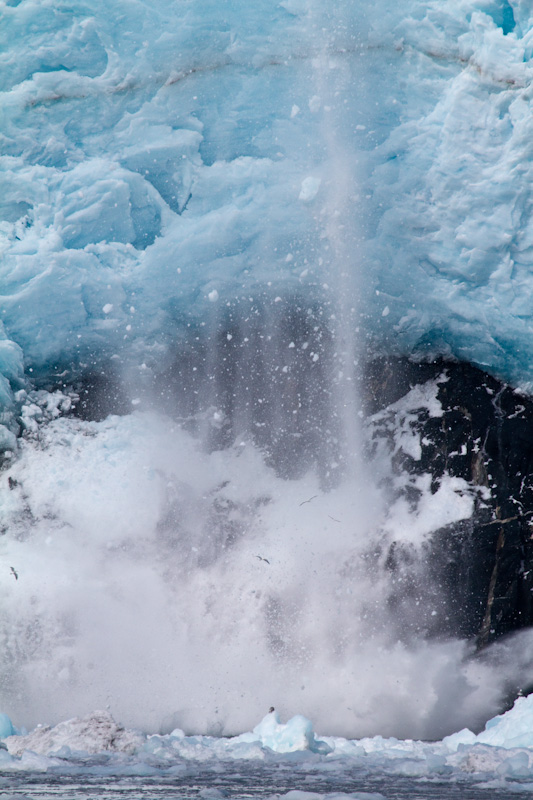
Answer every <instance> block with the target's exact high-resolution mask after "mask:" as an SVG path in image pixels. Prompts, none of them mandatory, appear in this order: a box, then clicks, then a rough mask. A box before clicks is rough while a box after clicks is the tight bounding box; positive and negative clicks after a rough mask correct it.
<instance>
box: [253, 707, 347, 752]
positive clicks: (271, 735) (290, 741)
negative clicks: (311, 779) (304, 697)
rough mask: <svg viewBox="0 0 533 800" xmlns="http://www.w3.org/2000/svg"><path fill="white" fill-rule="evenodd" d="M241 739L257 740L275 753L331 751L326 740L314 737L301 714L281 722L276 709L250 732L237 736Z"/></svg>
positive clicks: (309, 725)
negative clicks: (322, 740)
mask: <svg viewBox="0 0 533 800" xmlns="http://www.w3.org/2000/svg"><path fill="white" fill-rule="evenodd" d="M239 739H240V740H241V741H245V742H254V741H259V742H260V743H261V745H262V746H263V747H269V748H270V749H271V750H273V751H274V752H275V753H293V752H294V751H296V750H311V751H313V752H315V753H322V754H323V755H325V754H326V753H329V752H331V747H329V745H327V744H326V742H321V741H319V740H317V739H316V738H315V734H314V731H313V725H312V722H311V721H310V720H308V719H306V718H305V717H303V716H302V715H301V714H299V715H297V716H295V717H292V719H290V720H289V721H288V722H286V723H285V724H283V723H282V722H281V720H280V718H279V714H278V713H277V712H276V711H271V712H269V713H268V714H267V715H266V717H264V718H263V719H262V720H261V722H260V723H259V725H256V726H255V728H254V729H253V732H252V733H247V734H246V733H245V734H243V735H242V736H241V737H239Z"/></svg>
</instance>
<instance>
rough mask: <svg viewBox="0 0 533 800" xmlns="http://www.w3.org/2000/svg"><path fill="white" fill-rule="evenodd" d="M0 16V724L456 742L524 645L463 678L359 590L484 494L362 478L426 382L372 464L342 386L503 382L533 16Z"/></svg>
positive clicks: (526, 227) (520, 669) (379, 586)
mask: <svg viewBox="0 0 533 800" xmlns="http://www.w3.org/2000/svg"><path fill="white" fill-rule="evenodd" d="M0 16H1V23H2V24H1V26H0V37H1V43H2V45H1V48H0V64H1V66H2V69H1V70H0V73H1V76H2V77H1V78H0V92H1V98H0V169H1V176H2V178H1V181H2V189H3V191H2V193H1V197H0V298H1V302H0V308H1V314H2V316H1V318H0V324H1V328H0V406H1V409H0V424H1V427H0V431H1V433H0V450H1V451H2V452H3V453H4V462H3V463H4V467H5V469H4V470H3V472H2V473H1V474H0V488H1V492H2V494H1V507H2V517H3V522H2V525H3V527H2V529H1V530H2V534H3V536H2V540H1V545H2V569H3V573H2V574H3V583H2V601H3V606H4V608H5V609H7V612H8V613H7V615H6V621H5V622H3V623H2V625H3V627H2V648H1V658H2V669H3V674H4V677H3V679H2V684H1V692H0V699H1V707H2V710H3V711H6V712H7V713H9V714H10V716H11V717H12V718H13V719H15V721H16V722H17V724H20V725H25V726H32V727H33V726H34V725H36V724H37V723H38V722H43V721H45V720H48V721H50V722H51V723H55V722H57V721H58V720H60V719H65V718H66V717H68V716H69V715H70V714H71V713H74V712H75V713H79V714H86V713H89V712H90V711H91V710H92V709H94V708H96V707H103V708H108V707H109V708H110V710H111V711H112V712H113V713H114V714H116V716H117V717H118V718H119V719H120V720H121V721H123V722H124V724H126V725H128V726H129V727H139V728H143V730H145V731H146V730H148V729H150V730H159V731H160V734H161V735H162V736H164V735H169V734H170V731H172V730H174V729H175V728H176V727H180V728H183V729H184V730H185V731H186V734H187V736H185V738H187V737H188V735H189V734H192V733H197V732H198V731H202V732H203V733H210V734H213V735H218V736H229V735H235V734H237V733H238V732H241V731H243V730H246V729H249V728H251V727H252V724H253V721H254V720H255V719H257V718H258V717H259V715H260V713H261V709H264V708H268V707H269V706H270V705H271V703H272V702H275V703H276V706H280V708H281V709H282V711H283V713H286V714H287V715H289V713H294V712H295V711H301V712H302V713H303V714H304V715H305V717H306V718H307V717H309V718H311V719H313V720H314V721H316V724H317V725H318V726H319V727H320V729H324V730H326V729H327V730H329V732H330V733H331V732H332V731H333V732H335V733H338V734H339V735H342V736H346V737H352V736H354V735H358V736H364V735H366V734H372V735H373V734H377V733H380V734H382V735H383V736H389V735H390V736H393V735H398V736H402V737H407V736H415V737H418V738H442V736H443V735H444V734H446V733H451V732H452V731H454V730H458V729H459V728H461V727H463V726H471V727H473V728H475V729H476V730H479V729H480V728H481V727H482V725H483V723H484V722H485V720H486V719H487V718H489V717H493V716H494V715H495V714H496V713H497V712H498V711H499V710H501V708H502V705H503V704H504V702H505V700H506V693H507V692H511V691H512V690H516V688H517V686H518V685H522V683H523V676H524V675H527V672H528V664H529V663H530V656H531V648H532V641H531V634H530V632H527V631H526V632H523V633H522V634H520V635H519V636H518V637H517V638H516V639H514V640H513V643H511V644H509V643H504V644H502V645H501V646H500V649H498V648H495V649H494V650H493V651H492V652H493V655H492V656H491V655H487V656H486V657H485V659H478V660H476V659H475V658H473V655H474V653H473V650H474V648H473V646H472V643H471V642H470V643H469V642H466V641H458V640H453V641H450V640H446V641H433V642H426V641H423V640H419V641H416V642H414V643H413V641H412V640H410V639H409V640H408V641H405V640H403V639H402V638H401V637H399V638H398V637H396V634H395V633H394V632H395V630H396V629H395V627H394V626H395V625H397V620H396V619H395V612H394V609H393V608H392V607H390V605H389V606H387V604H384V603H383V598H384V597H385V596H387V591H388V588H387V587H388V586H389V584H388V581H389V577H390V575H389V572H390V570H389V566H387V558H386V547H387V546H388V545H389V544H390V542H391V541H392V542H393V541H396V540H397V541H399V542H400V543H401V545H402V546H403V547H404V548H405V549H406V552H410V550H409V548H414V549H415V550H416V548H419V549H421V548H423V546H424V544H425V543H426V542H427V541H428V539H429V538H430V536H431V533H432V531H434V530H435V529H437V528H445V527H446V526H451V525H453V524H463V523H464V524H465V525H466V524H468V520H469V519H470V517H471V516H472V514H473V511H474V508H475V507H477V506H479V505H480V504H482V503H483V502H484V501H485V500H487V497H486V494H487V492H486V491H485V490H486V487H485V488H483V487H482V486H481V485H479V486H474V487H472V486H470V485H468V484H467V482H466V481H465V480H464V479H462V478H458V477H454V476H452V475H450V474H446V475H444V476H443V477H442V480H441V481H440V484H439V487H438V490H437V491H435V490H434V489H432V487H431V485H430V484H431V478H430V476H429V475H424V476H419V477H418V478H416V479H412V480H411V481H410V482H409V481H407V483H406V481H405V480H404V479H403V478H398V476H397V475H394V474H392V472H391V469H390V466H389V465H388V464H387V463H386V462H387V460H394V458H396V457H397V456H398V454H399V455H400V456H401V457H402V458H403V457H405V456H408V457H410V458H412V459H413V460H415V461H416V460H417V459H419V458H420V453H421V452H422V449H423V445H424V442H423V438H422V437H421V436H419V435H418V434H417V433H416V431H415V427H416V426H415V424H414V422H413V420H414V419H415V412H417V413H418V412H419V411H420V410H421V409H422V410H423V412H424V413H425V414H426V415H427V416H429V417H430V418H434V419H440V417H441V416H442V413H443V412H442V411H441V409H440V407H439V401H438V400H437V399H436V398H437V394H436V388H435V383H432V384H427V385H426V387H425V389H424V390H423V391H421V390H419V389H413V390H412V394H411V395H410V396H409V397H408V399H407V400H402V401H399V404H397V405H394V404H392V405H391V406H390V407H389V410H388V412H383V411H382V412H377V415H374V416H373V418H372V420H371V422H370V425H371V426H379V425H380V424H382V423H383V420H385V418H386V416H387V414H388V415H389V416H390V415H391V414H392V415H395V416H394V418H395V419H396V420H400V421H401V426H400V428H399V429H398V430H396V431H395V432H394V436H395V437H396V439H395V445H394V447H395V448H396V449H395V451H394V454H393V456H394V457H393V458H392V459H391V458H389V456H390V453H388V452H385V450H379V452H378V453H377V455H376V459H375V462H374V463H372V464H370V459H367V460H366V461H365V460H364V459H366V456H365V455H364V454H363V449H364V448H363V447H362V445H361V444H360V442H361V438H362V437H363V434H362V433H361V430H360V427H359V418H360V416H361V415H362V412H361V411H360V410H359V408H358V406H357V402H356V400H354V397H353V394H351V393H350V392H349V391H347V390H346V386H347V385H348V383H349V382H350V380H351V379H352V376H351V375H350V374H348V373H349V370H350V369H351V368H352V367H353V362H357V365H358V366H359V364H360V362H362V361H364V360H365V359H366V358H368V357H369V356H373V355H381V354H387V355H391V354H392V355H395V356H403V355H407V356H409V357H411V358H413V359H415V360H419V361H423V360H431V359H436V358H439V357H444V358H448V359H459V360H461V361H465V362H469V363H471V364H474V365H477V366H479V367H481V368H483V369H484V370H485V371H486V372H488V373H490V374H492V375H495V376H497V377H499V378H501V379H503V380H505V381H508V382H509V383H510V384H511V385H512V386H513V387H515V388H517V389H518V390H520V391H521V392H525V393H529V392H530V391H531V388H532V386H533V383H532V380H533V379H532V373H531V363H532V356H533V346H532V344H531V342H532V337H531V332H532V330H533V328H532V327H531V326H532V321H531V314H532V312H531V309H530V303H529V295H530V292H531V289H532V288H533V285H532V282H531V278H530V272H531V262H532V259H533V223H532V219H531V216H532V207H531V200H530V192H529V185H530V183H531V178H532V175H531V174H530V170H531V163H532V159H531V155H532V154H531V148H532V144H531V142H532V141H533V137H532V136H531V133H532V130H531V113H530V103H531V76H532V74H533V73H532V69H533V68H532V57H533V12H532V11H531V10H530V7H529V3H528V2H526V0H449V2H446V3H442V2H439V0H433V2H432V1H428V0H426V1H425V2H422V0H409V1H408V2H406V3H404V4H403V5H402V7H401V8H400V7H399V4H397V3H393V2H391V1H390V0H379V2H376V3H374V4H372V5H371V6H370V5H369V4H368V3H363V2H360V0H342V2H338V3H335V7H334V8H332V7H330V5H328V4H327V3H324V2H321V1H320V0H282V2H279V3H272V2H268V3H267V2H264V0H259V2H255V3H253V4H243V3H239V2H236V0H235V1H234V2H228V3H220V2H218V3H217V2H211V1H210V0H179V2H177V1H176V0H157V2H152V3H146V2H143V1H142V0H135V2H132V0H117V2H115V3H114V4H113V9H112V12H110V9H109V4H108V3H103V2H102V0H94V2H91V3H88V2H85V0H75V1H74V2H71V3H66V2H63V0H44V1H43V2H36V0H0ZM263 406H264V408H263ZM413 409H414V410H413ZM73 412H74V413H73ZM380 414H381V416H380ZM353 419H355V420H356V422H355V423H354V422H353V421H352V420H353ZM383 424H384V423H383ZM361 425H362V423H361ZM199 441H201V442H203V444H206V447H205V449H202V447H201V446H200V445H199V444H198V442H199ZM339 442H340V444H339ZM343 446H344V447H346V450H348V451H350V450H352V451H353V453H354V456H353V457H354V459H355V460H357V464H356V465H355V466H354V464H353V463H352V462H350V460H349V457H346V454H344V455H343V454H342V453H340V457H339V452H338V451H339V450H340V451H342V449H343ZM265 451H268V453H269V454H270V455H268V457H265ZM343 458H344V460H347V461H348V466H347V467H346V469H347V471H348V473H349V472H350V470H351V469H356V471H357V470H359V474H358V479H357V481H356V483H355V485H354V483H347V482H342V481H339V479H338V477H336V476H337V475H338V473H339V472H340V471H341V466H342V462H343ZM265 459H266V463H265ZM340 465H341V466H340ZM345 466H346V465H345ZM373 470H376V471H377V472H378V473H379V475H380V478H381V482H382V484H386V485H387V486H388V487H391V486H392V487H393V489H394V490H396V488H397V486H398V485H399V483H400V482H401V481H402V480H403V484H402V486H403V487H404V488H405V486H407V489H406V491H405V494H404V495H403V496H401V497H399V496H395V497H394V499H393V500H391V501H390V502H389V504H388V505H387V504H386V503H384V502H383V498H382V496H381V493H380V492H381V490H380V489H378V488H377V487H376V485H375V482H374V481H373V479H372V476H371V475H370V474H368V475H367V474H366V473H367V472H368V473H370V472H372V471H373ZM409 492H410V493H411V495H409ZM484 492H485V494H484ZM413 494H415V495H416V496H417V497H420V498H421V499H420V501H419V502H418V504H415V506H416V507H415V506H413V502H412V501H411V500H410V499H409V497H412V495H413ZM491 524H492V523H491ZM379 541H381V542H382V544H381V545H379V544H378V542H379ZM388 571H389V572H388ZM391 580H394V579H391ZM435 603H436V604H438V598H435ZM441 611H442V610H441V608H440V606H439V607H438V608H437V607H435V608H428V609H427V613H428V615H432V614H433V613H434V614H435V615H436V616H438V615H439V614H440V613H441ZM339 620H340V622H339ZM213 643H216V651H217V658H216V659H215V660H214V661H213V658H212V647H213ZM508 648H509V649H510V650H512V654H513V655H512V657H511V658H506V657H505V656H506V654H508V652H509V650H508ZM243 654H245V656H244V657H243ZM125 665H127V667H128V669H127V670H126V666H125ZM125 673H127V679H125V678H124V675H125ZM339 686H341V687H342V692H339ZM340 695H342V696H340ZM415 696H416V697H417V703H416V707H415V705H414V704H413V697H415ZM296 698H298V702H296ZM6 724H7V723H6ZM328 726H329V727H328ZM474 735H476V734H472V736H474ZM467 739H468V736H467ZM463 744H467V745H469V746H470V745H471V744H472V742H471V741H470V740H468V741H466V740H465V742H463ZM478 744H479V745H480V746H481V745H482V744H484V743H483V742H481V740H480V742H479V743H478ZM173 746H174V745H173V744H172V747H173ZM328 746H331V744H330V745H328ZM498 746H500V745H498ZM520 746H522V745H520ZM0 755H2V754H1V753H0ZM315 755H318V756H321V754H320V753H318V754H316V753H315ZM3 757H4V756H3ZM321 757H322V756H321ZM326 757H327V756H324V758H326ZM5 758H6V759H7V758H8V756H5ZM439 759H440V756H439V758H437V761H435V762H431V763H435V764H437V762H438V764H439V765H441V766H442V763H443V762H442V760H439ZM30 760H31V759H30ZM522 762H523V758H522V757H521V756H520V758H519V759H518V761H517V762H516V763H520V764H522ZM32 763H36V762H32ZM43 763H44V762H43ZM513 763H514V762H513ZM508 766H509V765H508ZM512 768H513V769H514V767H512ZM517 768H518V767H517ZM521 768H522V767H520V769H521ZM439 769H440V766H439ZM502 769H503V768H502ZM505 769H507V767H505ZM509 769H511V767H510V766H509ZM524 774H525V773H524Z"/></svg>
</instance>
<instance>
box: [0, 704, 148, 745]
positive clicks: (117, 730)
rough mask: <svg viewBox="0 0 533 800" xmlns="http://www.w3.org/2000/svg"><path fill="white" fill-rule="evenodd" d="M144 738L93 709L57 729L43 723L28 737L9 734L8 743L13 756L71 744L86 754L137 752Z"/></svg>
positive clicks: (107, 714) (62, 723) (105, 713)
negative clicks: (27, 751) (106, 751)
mask: <svg viewBox="0 0 533 800" xmlns="http://www.w3.org/2000/svg"><path fill="white" fill-rule="evenodd" d="M143 742H144V739H143V737H142V736H141V735H140V734H138V733H136V732H135V731H127V730H125V729H124V728H123V727H122V726H121V725H118V724H117V723H116V722H115V720H114V719H113V717H112V716H111V714H109V712H107V711H93V713H92V714H89V715H87V716H86V717H83V718H81V719H80V718H75V719H70V720H67V721H66V722H60V723H59V724H58V725H56V726H55V727H54V728H51V727H50V726H49V725H40V726H38V727H37V728H35V730H33V731H32V732H31V733H29V734H28V735H27V736H14V735H9V734H8V736H7V739H6V744H7V748H8V750H9V752H10V753H11V755H16V756H20V755H22V753H23V752H24V751H26V750H31V751H32V752H33V753H38V754H41V755H47V754H49V753H53V752H55V751H57V750H59V749H60V748H62V747H67V748H69V750H77V751H82V752H84V753H100V752H102V751H105V750H111V751H113V752H120V753H134V752H136V751H137V750H138V749H139V748H140V747H141V746H142V744H143Z"/></svg>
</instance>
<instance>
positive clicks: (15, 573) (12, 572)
mask: <svg viewBox="0 0 533 800" xmlns="http://www.w3.org/2000/svg"><path fill="white" fill-rule="evenodd" d="M9 569H10V570H11V574H12V575H14V576H15V580H16V581H18V579H19V576H18V572H17V570H16V569H15V567H9Z"/></svg>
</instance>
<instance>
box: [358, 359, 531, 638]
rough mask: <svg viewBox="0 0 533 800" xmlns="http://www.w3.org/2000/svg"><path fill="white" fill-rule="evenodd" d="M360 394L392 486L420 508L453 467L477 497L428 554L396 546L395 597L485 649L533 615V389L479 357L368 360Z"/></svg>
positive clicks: (427, 628)
mask: <svg viewBox="0 0 533 800" xmlns="http://www.w3.org/2000/svg"><path fill="white" fill-rule="evenodd" d="M362 393H363V396H364V402H365V407H366V411H367V413H368V415H369V418H370V442H371V446H370V449H371V451H373V452H372V455H373V456H374V457H375V452H376V450H377V449H379V448H381V449H382V450H383V448H384V449H385V451H386V453H387V455H388V457H389V459H390V462H391V463H392V475H393V478H392V479H391V478H389V481H390V483H391V489H390V491H391V493H394V492H396V493H402V492H403V494H404V496H405V497H406V499H407V501H408V502H409V503H410V504H411V506H412V507H413V509H414V511H415V513H416V506H417V503H418V502H419V497H418V496H417V492H419V489H418V488H417V487H419V485H420V481H418V482H417V477H418V478H419V477H420V476H424V475H428V474H429V475H430V476H431V486H430V490H431V492H432V493H436V492H437V491H438V488H439V486H440V484H441V482H442V481H443V480H444V478H445V477H450V476H452V477H455V478H459V479H461V480H462V481H464V486H465V490H464V491H466V492H469V493H470V494H471V497H472V499H473V509H474V510H473V514H472V517H471V518H470V519H465V520H462V521H460V522H458V523H454V524H452V525H449V526H446V527H444V528H441V529H439V530H436V531H434V532H433V534H432V535H431V537H429V538H428V539H427V541H426V542H424V543H423V545H422V553H420V552H418V553H417V554H414V553H413V552H412V551H411V549H410V548H409V547H405V546H404V545H402V544H401V543H395V542H392V544H390V546H389V552H388V554H387V559H386V567H387V568H388V569H389V570H390V571H391V572H393V573H396V574H397V575H398V577H399V578H401V580H398V582H397V584H398V586H399V588H398V590H397V591H395V592H393V594H392V596H391V597H390V598H389V603H390V604H391V606H392V607H395V608H396V609H397V611H398V614H399V615H402V614H403V617H404V619H406V620H408V623H407V624H408V626H409V625H410V626H411V628H412V629H413V632H414V633H417V634H420V633H423V634H424V633H425V634H429V635H453V636H457V635H458V636H466V637H472V638H475V639H476V640H477V643H478V645H479V646H480V647H483V646H484V645H486V644H488V643H489V642H490V641H492V640H493V639H495V638H497V637H498V636H501V635H502V634H505V633H508V632H510V631H514V630H517V629H519V628H522V627H525V626H529V625H531V624H533V602H532V596H533V399H531V398H530V397H527V396H525V395H524V394H522V393H520V392H519V391H517V390H515V389H513V388H512V387H510V386H508V385H506V384H504V383H501V382H499V381H498V380H496V379H495V378H493V377H491V376H489V375H487V374H485V373H484V372H482V371H481V370H479V369H476V368H475V367H473V366H471V365H469V364H464V363H452V362H443V361H440V362H435V363H432V364H416V363H412V362H409V361H407V360H403V359H379V360H376V361H373V362H372V363H371V364H369V365H368V366H367V370H366V376H365V380H364V386H363V392H362ZM402 475H403V476H404V478H405V480H403V482H402V481H401V480H397V479H395V478H394V476H402ZM414 606H416V609H417V611H416V613H413V607H414ZM429 609H431V611H429ZM426 610H427V612H426Z"/></svg>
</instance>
